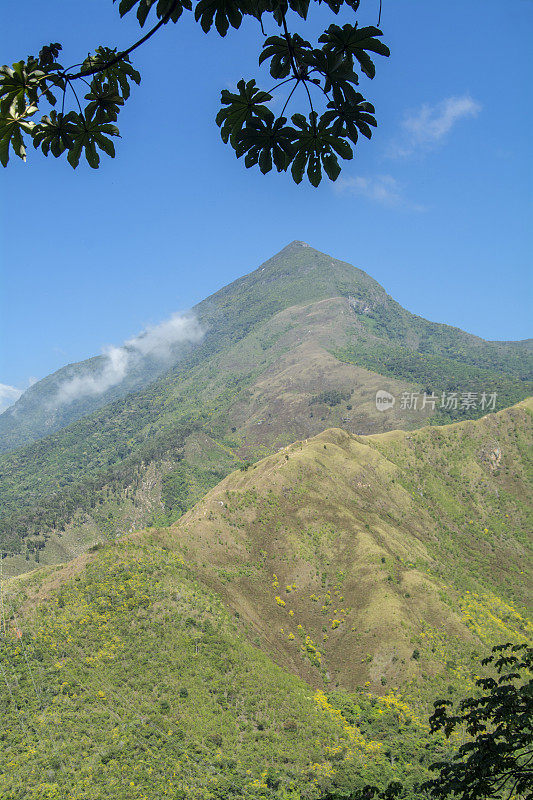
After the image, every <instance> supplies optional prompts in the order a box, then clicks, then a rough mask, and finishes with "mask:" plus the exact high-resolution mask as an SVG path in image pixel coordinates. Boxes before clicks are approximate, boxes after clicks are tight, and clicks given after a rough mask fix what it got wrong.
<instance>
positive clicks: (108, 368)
mask: <svg viewBox="0 0 533 800" xmlns="http://www.w3.org/2000/svg"><path fill="white" fill-rule="evenodd" d="M203 336H204V330H203V328H202V326H201V325H200V323H199V321H198V319H197V318H196V317H195V316H194V314H192V313H190V312H189V313H184V314H180V313H177V314H173V315H172V316H171V317H170V319H167V320H165V321H164V322H161V323H159V325H152V326H149V327H147V328H145V330H144V331H142V333H140V334H139V335H138V336H134V337H133V338H132V339H127V340H126V341H125V342H124V344H123V345H121V346H120V347H116V346H110V347H104V348H103V349H102V355H103V357H104V358H103V362H102V364H101V366H100V368H99V369H98V371H97V372H95V373H93V372H88V371H87V372H85V373H84V374H81V375H76V376H75V377H74V378H71V379H69V380H66V381H64V382H63V383H62V384H60V386H59V388H58V390H57V392H56V394H55V396H54V399H53V401H52V402H51V406H52V407H57V406H59V405H63V404H66V403H72V402H73V401H74V400H79V399H80V398H82V397H88V396H96V395H99V394H102V393H103V392H105V391H107V390H108V389H110V388H111V387H112V386H116V385H117V384H119V383H121V382H122V381H123V380H124V378H125V377H126V375H127V374H128V372H129V371H130V370H132V369H133V368H134V367H135V366H136V365H138V364H139V362H140V361H141V359H142V358H143V357H146V358H151V359H157V360H158V361H170V360H171V359H172V356H173V355H175V352H176V346H177V345H179V344H185V343H187V342H199V341H200V340H201V339H202V338H203Z"/></svg>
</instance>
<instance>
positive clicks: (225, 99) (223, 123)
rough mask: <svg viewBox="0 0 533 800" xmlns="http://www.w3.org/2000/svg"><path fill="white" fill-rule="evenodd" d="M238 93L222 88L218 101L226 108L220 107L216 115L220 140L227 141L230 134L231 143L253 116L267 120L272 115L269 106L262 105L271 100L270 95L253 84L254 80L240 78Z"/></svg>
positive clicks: (233, 142)
mask: <svg viewBox="0 0 533 800" xmlns="http://www.w3.org/2000/svg"><path fill="white" fill-rule="evenodd" d="M237 89H238V90H239V94H235V93H233V92H229V91H228V90H227V89H223V90H222V92H221V95H220V101H221V103H222V104H223V105H225V106H227V107H226V108H221V109H220V111H219V112H218V114H217V116H216V123H217V125H218V126H219V128H220V135H221V136H222V140H223V141H224V142H225V143H227V141H228V139H229V138H230V136H231V137H232V145H233V146H234V147H235V145H236V141H237V140H236V137H237V135H238V134H239V133H240V131H241V130H242V128H243V126H244V125H245V124H246V123H247V122H250V121H251V120H252V119H253V118H254V117H256V118H259V119H264V120H268V119H270V117H271V116H272V112H271V111H270V109H269V108H267V107H266V106H264V105H262V104H263V103H265V102H268V100H272V95H271V94H268V92H264V91H263V90H262V89H259V88H258V87H257V86H256V85H255V80H253V79H252V80H251V81H248V83H246V82H245V81H244V79H241V80H240V81H239V82H238V84H237Z"/></svg>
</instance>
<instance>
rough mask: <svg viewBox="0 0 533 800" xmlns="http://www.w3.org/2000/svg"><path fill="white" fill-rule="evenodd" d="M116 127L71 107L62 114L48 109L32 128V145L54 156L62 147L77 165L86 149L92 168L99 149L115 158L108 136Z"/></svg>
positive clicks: (72, 162) (69, 159) (95, 164)
mask: <svg viewBox="0 0 533 800" xmlns="http://www.w3.org/2000/svg"><path fill="white" fill-rule="evenodd" d="M119 135H120V134H119V130H118V128H117V127H116V126H115V125H111V124H110V123H109V122H99V121H98V120H97V119H96V118H95V115H89V114H87V110H86V111H85V113H84V114H78V113H77V112H75V111H70V112H69V113H68V114H65V115H64V116H63V115H62V114H56V113H55V112H54V111H52V112H51V114H50V116H49V117H43V118H42V120H41V122H40V123H39V125H38V126H36V128H35V131H34V141H33V143H34V146H35V147H39V146H40V147H41V150H42V151H43V153H44V155H45V156H47V155H48V153H49V152H50V153H52V155H53V156H55V157H56V158H57V157H58V156H60V155H61V154H62V153H64V152H65V151H66V152H67V161H68V163H69V164H70V166H71V167H72V168H73V169H76V167H77V166H78V164H79V162H80V157H81V155H82V153H83V152H85V158H86V159H87V163H88V164H89V166H90V167H92V168H93V169H97V168H98V166H99V165H100V155H99V153H98V150H102V151H103V152H104V153H107V155H108V156H111V158H114V156H115V146H114V144H113V142H112V140H111V139H110V138H109V137H110V136H119Z"/></svg>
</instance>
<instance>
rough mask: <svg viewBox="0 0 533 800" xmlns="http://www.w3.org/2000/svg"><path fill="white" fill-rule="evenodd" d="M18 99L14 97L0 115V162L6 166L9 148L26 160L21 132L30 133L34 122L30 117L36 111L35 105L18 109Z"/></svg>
mask: <svg viewBox="0 0 533 800" xmlns="http://www.w3.org/2000/svg"><path fill="white" fill-rule="evenodd" d="M19 105H20V104H19V100H18V98H15V99H14V100H13V102H12V104H11V107H10V108H9V110H8V111H2V115H1V117H0V163H1V164H2V166H4V167H7V164H8V161H9V148H10V147H11V148H12V150H13V152H14V153H15V155H17V156H18V157H19V158H21V159H22V161H26V145H25V143H24V138H23V136H22V134H23V133H29V134H30V135H31V134H32V131H33V128H34V127H35V123H34V122H32V121H31V120H30V119H29V117H32V116H33V115H34V114H35V112H36V111H37V106H34V105H28V106H24V107H23V108H22V109H19Z"/></svg>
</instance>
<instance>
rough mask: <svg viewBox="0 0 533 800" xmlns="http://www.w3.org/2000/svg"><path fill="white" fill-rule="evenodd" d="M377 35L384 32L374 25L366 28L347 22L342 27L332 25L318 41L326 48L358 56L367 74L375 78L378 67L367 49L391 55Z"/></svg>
mask: <svg viewBox="0 0 533 800" xmlns="http://www.w3.org/2000/svg"><path fill="white" fill-rule="evenodd" d="M376 36H383V33H382V31H380V30H379V28H374V27H373V26H372V25H371V26H369V27H366V28H358V27H357V24H355V25H350V24H346V25H343V26H342V28H341V27H340V26H339V25H330V26H329V28H328V29H327V30H326V31H325V33H323V34H322V36H320V38H319V40H318V41H319V42H322V43H323V44H324V50H327V51H332V52H339V53H344V54H345V55H347V56H351V57H353V58H356V59H357V61H358V62H359V64H360V65H361V69H362V71H363V72H364V73H365V75H367V76H368V77H369V78H373V77H374V76H375V74H376V67H375V65H374V62H373V61H372V59H371V58H370V56H369V55H368V53H367V52H366V51H367V50H370V51H371V52H374V53H378V54H379V55H381V56H390V50H389V48H388V47H387V45H386V44H384V43H383V42H380V41H379V39H376Z"/></svg>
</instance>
